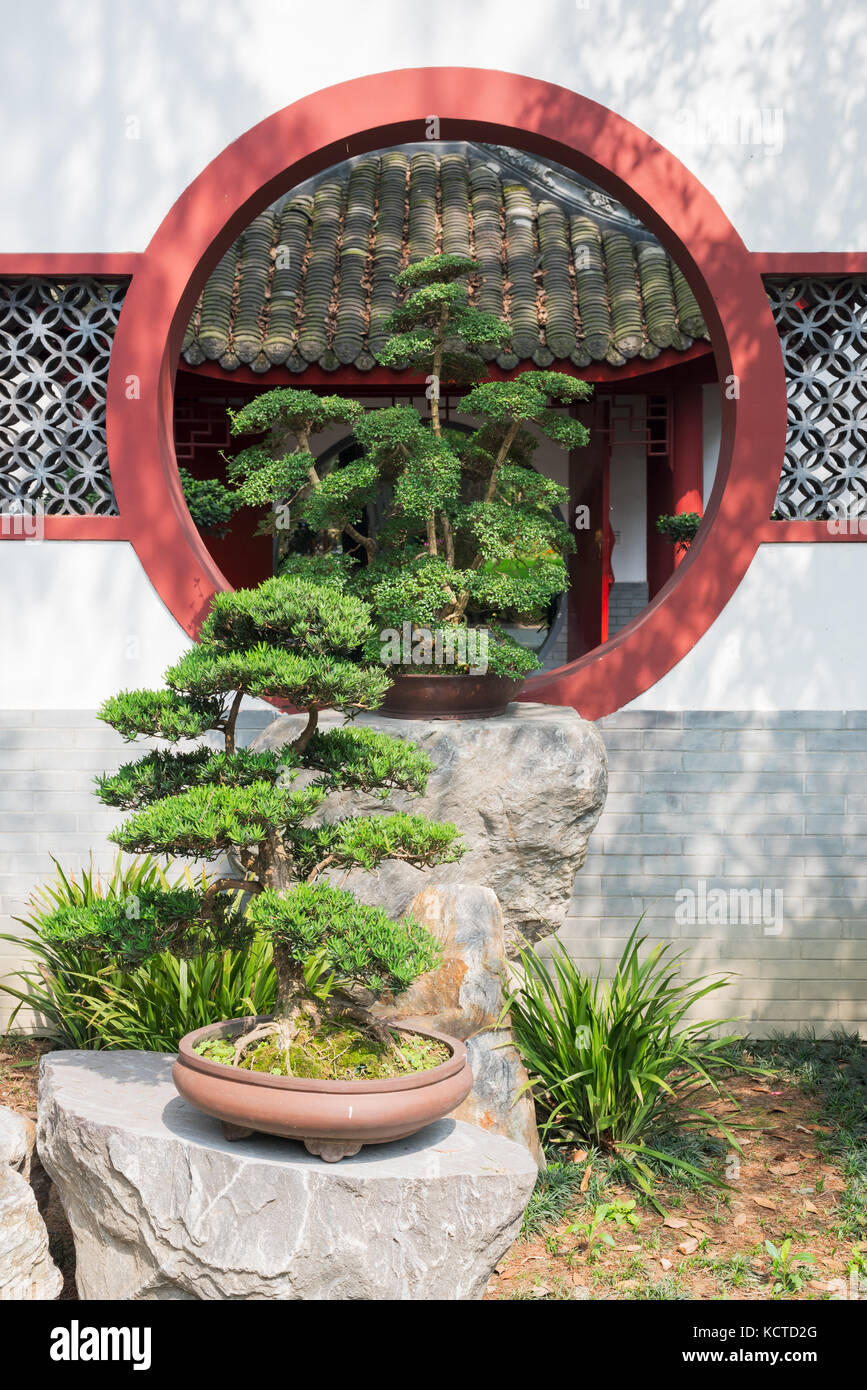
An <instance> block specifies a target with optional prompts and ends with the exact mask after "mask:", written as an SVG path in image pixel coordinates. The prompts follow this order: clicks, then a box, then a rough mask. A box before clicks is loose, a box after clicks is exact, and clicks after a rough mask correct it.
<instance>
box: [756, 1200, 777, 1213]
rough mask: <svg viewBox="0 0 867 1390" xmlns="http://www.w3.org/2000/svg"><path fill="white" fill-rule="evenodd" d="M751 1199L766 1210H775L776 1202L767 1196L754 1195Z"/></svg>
mask: <svg viewBox="0 0 867 1390" xmlns="http://www.w3.org/2000/svg"><path fill="white" fill-rule="evenodd" d="M753 1201H754V1202H755V1204H756V1206H757V1207H767V1209H768V1211H776V1210H777V1204H776V1202H771V1201H769V1200H768V1198H767V1197H754V1198H753Z"/></svg>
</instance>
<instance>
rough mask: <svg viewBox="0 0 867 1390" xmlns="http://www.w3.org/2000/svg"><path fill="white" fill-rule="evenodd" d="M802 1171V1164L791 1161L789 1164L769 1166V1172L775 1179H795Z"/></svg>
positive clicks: (772, 1164)
mask: <svg viewBox="0 0 867 1390" xmlns="http://www.w3.org/2000/svg"><path fill="white" fill-rule="evenodd" d="M800 1171H801V1165H800V1163H792V1161H791V1160H789V1162H788V1163H771V1164H769V1172H771V1173H773V1175H774V1177H775V1178H793V1177H795V1175H796V1174H797V1173H800Z"/></svg>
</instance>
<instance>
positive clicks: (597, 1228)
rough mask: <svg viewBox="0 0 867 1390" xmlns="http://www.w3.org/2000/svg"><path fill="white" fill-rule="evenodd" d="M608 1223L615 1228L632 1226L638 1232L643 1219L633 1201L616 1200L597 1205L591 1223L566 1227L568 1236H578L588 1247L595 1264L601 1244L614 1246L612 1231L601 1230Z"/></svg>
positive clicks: (576, 1222) (589, 1254)
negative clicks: (598, 1246) (597, 1248)
mask: <svg viewBox="0 0 867 1390" xmlns="http://www.w3.org/2000/svg"><path fill="white" fill-rule="evenodd" d="M606 1222H611V1224H612V1225H614V1226H615V1227H618V1228H619V1227H620V1226H623V1225H627V1226H631V1227H632V1228H633V1229H634V1230H637V1229H638V1227H639V1226H640V1225H641V1217H640V1216H639V1215H638V1213H637V1212H636V1210H635V1202H634V1201H632V1200H629V1201H622V1200H619V1199H618V1200H615V1201H612V1202H599V1203H597V1205H596V1207H595V1209H594V1211H593V1215H592V1217H591V1218H590V1220H589V1221H575V1222H573V1223H572V1224H571V1225H570V1226H567V1227H566V1232H565V1234H566V1235H574V1236H578V1237H579V1238H580V1239H581V1240H582V1241H583V1242H584V1243H585V1244H586V1245H587V1247H588V1259H589V1260H590V1261H591V1262H593V1260H594V1258H595V1256H596V1247H597V1245H598V1244H599V1243H600V1242H601V1243H602V1244H603V1245H612V1246H613V1245H614V1237H613V1236H612V1235H611V1233H610V1231H604V1230H602V1229H601V1227H603V1226H604V1225H605V1223H606Z"/></svg>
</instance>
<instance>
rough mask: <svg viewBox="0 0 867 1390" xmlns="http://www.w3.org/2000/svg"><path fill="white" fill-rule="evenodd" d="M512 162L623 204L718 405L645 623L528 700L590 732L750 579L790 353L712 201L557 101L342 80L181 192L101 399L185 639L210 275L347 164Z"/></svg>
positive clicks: (238, 144) (443, 76)
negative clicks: (186, 421)
mask: <svg viewBox="0 0 867 1390" xmlns="http://www.w3.org/2000/svg"><path fill="white" fill-rule="evenodd" d="M434 117H435V118H436V120H437V121H438V132H437V134H438V138H440V139H443V140H455V139H473V140H482V141H492V142H494V143H497V144H506V145H509V144H510V145H513V146H517V147H519V148H522V149H525V150H528V151H529V152H531V153H533V154H537V155H542V156H547V157H549V158H551V159H552V160H556V161H558V162H559V163H561V164H564V165H566V166H567V167H569V168H571V169H574V170H575V171H576V173H578V174H582V175H585V176H586V177H588V178H590V179H591V180H593V182H595V183H597V184H598V185H599V186H600V187H602V188H604V189H606V191H608V192H610V193H611V194H612V195H613V197H615V198H616V199H618V200H619V201H620V202H623V203H625V204H627V205H628V206H629V208H630V209H631V210H632V211H633V212H634V213H635V214H636V215H637V216H639V217H640V218H641V219H642V221H643V222H644V223H645V225H646V226H647V227H648V228H649V229H650V230H651V231H653V232H654V233H655V234H656V235H657V236H658V237H659V240H660V241H661V242H662V244H663V245H664V246H665V248H666V249H667V250H668V251H669V252H670V253H671V255H672V256H673V257H674V259H675V260H676V262H677V264H678V265H679V266H680V268H681V269H682V271H683V272H684V274H685V275H686V276H687V279H688V280H689V282H690V285H691V288H692V290H693V292H694V294H695V295H696V298H697V299H698V302H699V305H700V307H701V310H702V312H703V314H704V318H705V322H706V324H707V326H708V329H709V332H710V336H711V344H712V347H713V351H714V357H715V360H716V366H717V371H718V374H719V378H720V380H721V381H722V382H728V384H729V385H728V389H727V390H725V391H724V399H723V410H722V441H721V447H720V458H719V463H718V467H717V475H716V483H715V486H714V491H713V495H712V497H711V498H710V501H709V503H708V507H707V511H706V525H704V526H703V527H702V531H701V533H700V535H699V536H698V538H697V539H696V541H695V543H694V544H693V545H692V547H691V549H690V552H689V555H688V556H687V558H686V559H685V561H684V562H683V564H681V565H679V566H678V568H677V570H676V571H675V573H674V575H672V577H671V579H670V580H669V582H668V583H667V584H666V586H665V587H664V588H663V589H662V590H661V591H660V593H659V594H658V595H657V596H656V598H655V599H654V600H653V602H652V603H651V604H650V605H649V606H648V608H646V609H645V611H644V612H643V613H642V614H641V615H640V616H639V617H638V618H636V619H634V620H633V621H632V622H631V623H630V624H629V626H628V627H626V628H624V629H623V630H622V631H621V632H619V633H618V634H617V635H616V636H615V637H613V638H612V639H611V640H610V641H608V642H606V643H605V644H604V645H603V646H601V647H598V648H597V649H596V650H595V651H593V652H590V653H588V654H587V655H586V656H584V657H582V658H581V659H580V660H579V661H576V662H572V663H570V664H569V665H567V666H564V667H561V668H560V669H559V670H557V671H554V672H551V673H548V674H545V675H540V676H536V677H533V678H532V679H531V680H530V681H529V682H528V684H527V686H526V687H525V694H524V698H525V699H528V700H542V701H545V702H548V703H552V704H564V705H573V706H575V707H576V708H577V709H579V710H580V711H581V713H582V714H583V715H584V716H585V717H587V718H591V719H595V718H599V717H600V716H602V715H604V714H608V713H611V712H612V711H613V710H616V709H619V708H621V707H622V706H623V705H624V704H627V703H628V702H629V701H630V700H632V699H634V698H635V697H636V696H637V695H639V694H641V693H642V692H643V691H645V690H647V689H648V688H649V687H650V686H652V685H653V684H654V683H655V682H656V681H658V680H659V679H660V678H661V677H662V676H663V675H665V673H666V671H668V670H670V669H671V667H672V666H674V665H675V664H676V663H677V662H678V661H679V660H680V659H681V658H682V657H683V656H685V654H686V653H687V652H688V651H689V650H690V648H691V647H692V646H694V644H695V643H696V642H697V641H698V639H699V637H701V636H702V634H703V633H704V632H706V631H707V629H708V627H709V626H710V625H711V623H712V622H713V621H714V619H715V618H716V617H717V616H718V614H719V613H720V612H721V611H722V609H723V607H724V606H725V604H726V603H727V602H728V600H729V598H730V597H731V595H732V593H733V592H734V590H735V588H736V587H737V585H738V584H739V583H740V581H741V579H742V578H743V576H744V574H745V572H746V570H747V568H748V566H749V564H750V562H751V560H752V558H753V556H754V554H755V551H756V549H757V546H758V544H759V541H760V538H761V534H762V531H763V529H765V527H766V522H767V519H768V517H769V516H770V513H771V509H772V507H773V504H774V498H775V495H776V489H777V483H778V479H779V471H780V462H781V459H782V456H783V449H784V444H785V421H786V409H785V379H784V373H783V364H782V355H781V352H780V346H779V339H778V336H777V332H776V329H775V327H774V322H773V319H772V317H771V312H770V309H769V306H768V301H767V297H766V295H765V292H764V289H763V287H762V281H761V277H760V274H759V271H758V269H757V266H756V265H755V263H754V262H753V261H752V259H751V257H750V254H749V252H748V251H747V249H746V247H745V246H744V245H743V243H742V242H741V240H740V237H739V236H738V235H737V233H736V232H735V230H734V228H733V227H732V225H731V224H730V222H729V221H728V219H727V218H726V216H725V214H724V213H723V211H722V209H721V208H720V207H719V206H718V205H717V203H716V202H715V201H714V199H713V198H712V197H711V196H710V194H709V193H708V192H707V190H706V189H705V188H703V187H702V185H701V184H700V183H699V182H698V181H697V180H696V179H695V178H694V177H693V176H692V175H691V174H690V173H689V171H688V170H687V169H685V168H684V166H683V165H682V164H681V163H680V162H679V161H678V160H677V159H675V158H674V156H673V155H671V154H669V152H668V151H667V150H665V149H663V148H662V146H660V145H658V144H657V143H656V141H654V140H652V139H650V137H649V136H647V135H645V134H643V133H642V132H641V131H640V130H638V129H637V128H636V127H635V126H633V125H631V124H630V123H629V122H628V121H625V120H623V119H622V118H621V117H620V116H617V115H615V114H614V113H613V112H612V111H609V110H607V109H606V108H605V107H602V106H599V105H597V103H595V102H593V101H588V100H587V99H586V98H585V97H581V96H577V95H576V94H575V93H574V92H570V91H567V90H566V89H565V88H562V87H556V86H552V85H551V84H550V83H546V82H539V81H536V80H534V79H532V78H528V77H518V76H515V75H512V74H509V73H502V72H488V71H485V70H483V69H472V68H420V69H406V70H403V71H400V72H391V73H382V74H378V75H376V76H373V77H362V78H358V79H356V80H354V81H351V82H344V83H340V84H339V85H338V86H335V87H329V88H327V89H325V90H324V91H320V92H317V93H316V94H315V95H313V96H310V97H305V98H304V99H303V100H301V101H298V102H295V103H294V104H293V105H292V106H288V107H286V108H285V110H283V111H279V112H278V113H277V114H276V115H274V116H270V117H269V118H268V119H267V120H264V121H262V122H261V123H260V124H259V125H257V126H254V127H253V129H252V130H250V131H248V132H247V133H246V134H245V135H242V136H241V138H240V139H238V140H236V141H235V142H234V143H233V144H232V145H230V146H229V147H228V148H227V149H226V150H224V151H223V153H222V154H220V155H218V156H217V158H216V159H215V160H213V162H212V163H211V164H209V165H208V167H207V168H206V169H205V170H204V171H203V172H202V173H201V174H200V175H199V177H198V178H197V179H196V180H195V181H194V182H193V183H192V184H191V185H190V186H189V188H187V190H186V191H185V192H184V193H183V194H182V195H181V197H180V198H179V199H178V201H177V202H176V203H175V205H174V207H173V208H172V209H171V211H170V212H169V213H168V215H167V216H166V218H165V220H164V221H163V222H162V224H161V226H160V227H159V229H158V231H157V232H156V234H155V235H154V237H153V239H152V241H151V242H150V244H149V246H148V247H147V250H146V251H145V252H144V253H143V255H142V256H141V258H140V260H139V261H138V263H137V265H136V269H135V274H134V276H133V279H132V283H131V286H130V289H129V292H128V294H127V297H126V302H125V304H124V308H123V311H122V314H121V318H120V323H119V326H118V331H117V335H116V337H115V342H114V349H113V352H112V357H111V369H110V374H109V382H108V412H107V430H108V451H109V460H110V464H111V472H112V478H113V481H114V487H115V492H116V495H117V502H118V507H119V510H120V513H121V517H122V518H123V521H124V523H125V527H126V530H127V534H128V536H129V538H130V540H131V541H132V543H133V545H134V546H135V549H136V552H137V554H138V556H139V558H140V560H141V562H142V564H143V565H144V567H145V569H146V571H147V573H148V575H149V576H150V579H151V581H152V583H153V584H154V586H155V588H156V589H157V592H158V593H159V594H160V596H161V598H162V599H163V601H164V602H165V603H166V605H167V606H168V608H169V609H170V610H171V612H172V613H173V614H174V616H175V617H176V618H177V620H178V622H179V623H181V625H182V626H183V627H184V628H185V629H186V631H187V632H188V633H190V634H191V635H193V636H195V634H196V632H197V631H198V626H199V624H200V622H201V620H202V617H203V616H204V612H205V610H206V608H207V604H208V602H209V600H210V599H211V597H212V596H213V594H214V593H215V592H217V591H218V590H221V589H227V588H229V587H230V586H229V584H228V581H227V580H226V579H225V577H224V576H223V575H222V574H221V573H220V571H219V569H218V568H217V566H216V565H215V563H214V561H213V559H212V558H211V556H210V554H209V553H208V550H207V547H206V546H205V544H204V542H203V541H202V539H201V537H200V536H199V533H198V531H197V530H196V527H195V525H194V524H193V521H192V518H191V517H190V514H189V511H188V509H187V506H186V503H185V501H184V496H183V492H182V489H181V484H180V479H179V476H178V470H177V463H176V460H175V452H174V443H173V438H172V419H173V409H172V407H173V392H174V379H175V373H176V369H177V363H178V359H179V355H180V348H181V342H182V338H183V334H184V330H185V328H186V325H187V322H188V320H189V317H190V314H191V312H192V309H193V306H194V304H195V300H196V297H197V295H198V293H199V290H200V289H201V287H202V285H203V283H204V281H205V280H206V278H207V276H208V275H209V273H210V272H211V270H212V269H213V268H214V266H215V265H216V264H217V262H218V260H219V259H220V257H221V256H222V255H223V254H224V252H225V251H226V250H227V248H228V247H229V246H230V245H231V243H232V242H233V241H234V239H235V237H236V236H237V235H238V233H239V232H240V231H241V230H242V229H243V228H244V227H246V226H247V224H248V223H249V222H250V221H251V220H252V219H253V217H255V216H256V214H257V213H258V212H260V211H261V210H262V209H263V208H264V207H266V206H267V205H268V204H269V203H271V202H273V201H274V200H275V199H276V198H277V197H279V196H280V195H281V194H282V193H285V192H287V191H288V190H289V189H290V188H292V187H293V186H294V185H295V184H297V183H299V182H301V181H302V180H304V179H306V178H309V177H310V175H312V174H316V173H318V172H320V171H321V170H323V169H327V168H328V167H329V166H331V165H333V164H336V163H339V162H340V161H342V160H344V159H346V158H348V157H349V156H352V155H359V154H365V153H368V152H369V151H372V150H376V149H381V148H383V147H386V146H389V145H397V144H408V143H410V142H418V141H421V140H424V139H425V138H427V135H428V132H429V131H430V129H431V124H430V123H431V120H432V118H434Z"/></svg>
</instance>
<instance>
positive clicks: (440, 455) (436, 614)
mask: <svg viewBox="0 0 867 1390" xmlns="http://www.w3.org/2000/svg"><path fill="white" fill-rule="evenodd" d="M478 270H479V267H478V264H477V263H476V262H475V261H473V260H471V259H469V258H468V257H465V256H453V255H440V256H430V257H428V258H426V259H425V260H421V261H418V262H416V263H415V264H414V265H411V266H409V267H408V268H407V269H406V270H404V271H402V272H401V273H400V274H399V275H398V276H396V279H395V283H396V285H397V287H398V289H400V290H402V291H404V292H405V298H404V300H403V303H402V304H401V305H400V307H399V308H398V309H396V310H395V312H394V313H393V314H392V315H391V318H390V319H389V321H388V325H387V326H388V328H389V330H390V331H391V337H390V338H389V340H388V341H387V343H386V344H385V346H384V348H383V349H382V350H381V352H380V354H379V360H380V362H381V363H382V364H383V365H384V366H388V367H393V368H397V369H407V370H410V371H412V372H413V373H421V374H423V375H424V376H425V378H426V381H427V393H426V394H427V397H428V399H429V402H430V416H429V418H423V417H422V416H421V415H420V414H419V412H418V411H417V410H416V409H415V407H414V406H411V405H400V406H387V407H385V408H383V409H377V410H370V411H367V412H365V411H364V410H363V409H362V407H361V406H360V405H358V404H357V403H356V402H354V401H347V400H344V399H343V398H341V397H319V396H316V395H315V394H314V393H313V392H310V391H295V390H291V389H288V388H287V389H279V390H275V391H268V392H265V393H264V394H263V395H262V396H259V397H258V398H257V399H255V400H254V401H252V402H251V403H250V404H249V405H247V406H245V407H244V409H243V410H240V411H238V412H237V413H236V414H234V415H233V416H232V417H231V419H232V424H231V427H232V430H233V432H234V433H238V434H241V433H243V434H250V433H259V434H260V435H261V436H262V439H261V442H259V443H257V444H254V445H252V446H251V447H250V448H248V449H246V450H245V451H244V452H243V453H242V454H240V455H239V456H238V458H237V459H235V460H234V462H233V463H231V464H230V477H231V478H232V479H233V482H234V485H235V486H236V487H237V489H238V492H239V496H240V498H241V500H242V501H243V502H244V503H246V504H248V505H251V506H265V505H267V506H268V507H269V508H270V509H271V516H272V517H274V518H277V521H276V522H275V524H276V525H277V526H278V528H279V529H280V533H281V536H282V544H281V548H280V554H279V557H278V568H279V572H281V573H305V572H306V573H311V572H312V571H311V570H310V569H307V570H305V566H314V565H315V573H316V575H317V577H318V578H321V579H323V580H324V581H326V582H328V583H331V584H333V585H335V586H336V587H338V588H341V589H343V590H344V591H345V592H351V593H355V594H357V595H360V596H361V597H363V598H365V599H367V600H368V601H369V602H370V604H371V607H372V610H373V614H374V620H375V622H376V625H377V628H378V629H379V631H380V632H381V631H382V630H384V629H386V628H390V629H397V630H399V629H401V628H402V626H403V624H404V623H409V624H410V626H411V629H412V630H413V631H414V630H415V629H417V628H419V627H424V628H429V629H431V630H432V632H433V633H434V634H435V633H436V632H437V631H438V630H439V631H442V630H443V629H447V628H451V629H452V630H454V629H455V628H456V627H466V626H467V625H471V626H476V627H478V626H481V625H489V624H493V625H494V628H493V640H492V641H491V643H490V645H489V649H488V654H487V660H488V665H489V666H490V667H491V668H492V669H493V670H495V671H497V672H498V673H499V674H503V675H516V676H521V675H524V674H526V672H527V671H528V670H530V669H532V668H533V667H534V666H536V665H538V662H537V660H536V658H535V657H534V656H532V655H531V654H530V653H528V652H527V651H526V650H525V649H524V648H522V647H520V646H519V645H518V644H517V643H515V642H513V641H512V640H511V639H510V638H508V637H506V636H505V635H504V634H502V633H500V632H498V631H497V628H496V624H497V623H499V622H504V621H509V620H513V619H516V618H517V619H531V620H543V619H544V617H545V615H546V613H547V610H548V606H549V604H550V602H551V600H552V599H553V598H555V597H556V596H557V595H558V594H560V593H562V592H563V590H564V589H565V588H566V587H567V584H568V578H567V573H566V565H565V559H564V557H565V555H566V553H567V552H568V551H570V550H573V549H574V540H573V538H572V536H571V533H570V531H569V528H568V527H567V526H566V524H565V523H564V522H563V521H562V519H561V517H560V515H559V510H558V509H559V508H560V507H561V506H562V505H563V504H564V503H565V502H566V501H567V491H566V489H565V488H563V487H561V486H560V484H558V483H556V482H554V481H553V480H551V479H550V478H545V477H543V476H541V475H540V474H538V473H537V472H536V471H535V470H534V469H533V467H532V457H533V452H534V450H535V449H536V447H537V443H538V440H537V438H536V437H535V435H534V434H533V433H532V432H531V427H532V429H534V430H536V431H537V432H538V433H541V434H542V435H544V436H545V437H546V438H548V439H550V440H552V441H553V442H554V443H555V444H557V445H558V446H559V447H560V448H564V449H573V448H578V447H581V446H583V445H584V444H586V443H587V439H588V434H587V430H586V429H585V427H584V426H583V425H581V424H580V423H579V422H578V421H577V420H575V419H574V418H572V416H571V415H569V414H568V413H565V412H564V407H567V408H568V407H570V406H572V405H574V404H575V403H576V402H579V401H582V400H585V399H586V398H587V397H588V396H589V395H590V394H591V389H592V388H591V387H590V386H589V385H588V384H587V383H586V382H584V381H580V380H577V379H576V378H574V377H571V376H567V375H565V374H563V373H561V372H549V371H536V370H527V371H524V372H522V373H521V374H520V375H519V376H517V377H515V378H514V379H513V380H511V381H502V382H497V381H485V380H483V379H482V378H484V376H485V375H486V372H487V368H486V365H485V360H484V357H485V354H488V355H491V354H492V353H493V352H494V351H495V350H497V349H498V348H500V347H502V346H504V345H505V344H506V343H507V342H508V341H509V338H510V336H511V331H510V329H509V327H508V325H507V324H504V323H503V322H502V321H501V320H500V319H499V318H497V317H496V316H495V315H493V314H488V313H484V312H482V311H481V310H480V309H478V308H477V307H475V305H474V304H473V303H472V292H471V286H472V284H473V282H474V280H475V277H476V274H477V272H478ZM456 384H462V385H465V386H467V387H468V388H469V389H468V390H467V392H466V394H465V395H464V396H463V398H462V399H461V400H459V401H458V402H457V403H456V407H455V409H456V411H457V413H459V414H460V415H461V416H464V417H470V418H472V419H474V420H476V421H478V424H477V425H476V427H475V428H473V429H471V430H463V429H456V428H453V427H448V426H447V425H446V424H445V423H444V421H443V417H442V412H441V409H440V396H441V394H442V390H443V388H444V387H447V386H451V387H454V386H455V385H456ZM335 424H345V425H351V426H352V427H353V429H354V434H355V438H356V440H357V442H358V445H359V448H360V456H359V457H357V458H354V459H352V460H350V461H344V462H341V461H340V460H335V461H334V462H333V464H332V465H331V466H330V467H326V468H325V469H323V470H322V471H320V470H319V468H318V467H317V464H316V461H315V459H314V457H313V454H312V453H311V451H310V440H311V436H312V435H313V434H314V433H315V432H316V431H318V430H322V429H325V428H328V427H329V426H333V425H335ZM366 515H367V516H373V515H375V516H377V517H378V520H377V522H376V524H375V525H371V524H369V523H367V522H365V520H364V518H365V516H366ZM347 537H348V542H349V543H348V545H347V544H346V542H345V538H347ZM344 546H345V548H344ZM305 551H306V552H308V553H302V552H305ZM378 645H379V646H381V645H382V644H381V641H380V642H379V644H378ZM376 649H377V644H373V645H371V647H370V648H369V655H370V657H371V659H374V658H375V655H376Z"/></svg>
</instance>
